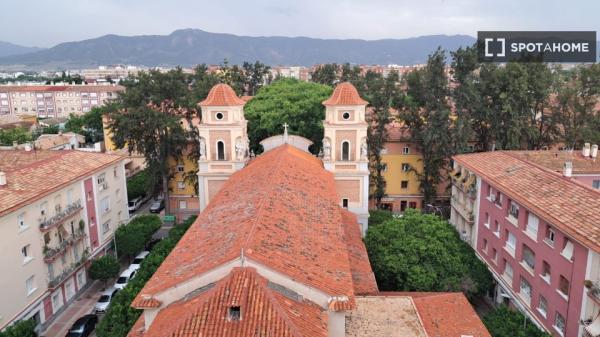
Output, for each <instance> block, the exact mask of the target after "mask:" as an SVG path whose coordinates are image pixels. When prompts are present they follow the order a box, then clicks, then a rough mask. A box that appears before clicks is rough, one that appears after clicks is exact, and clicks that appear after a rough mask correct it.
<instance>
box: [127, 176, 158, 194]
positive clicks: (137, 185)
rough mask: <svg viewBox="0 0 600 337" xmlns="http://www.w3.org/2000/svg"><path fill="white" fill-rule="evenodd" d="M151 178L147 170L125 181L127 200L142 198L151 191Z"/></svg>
mask: <svg viewBox="0 0 600 337" xmlns="http://www.w3.org/2000/svg"><path fill="white" fill-rule="evenodd" d="M151 181H152V180H151V178H150V177H149V174H148V171H147V170H142V171H140V172H139V173H138V174H136V175H134V176H133V177H130V178H128V179H127V200H132V199H135V198H137V197H141V196H144V195H146V194H148V193H150V192H151V191H152V187H153V186H152V183H151Z"/></svg>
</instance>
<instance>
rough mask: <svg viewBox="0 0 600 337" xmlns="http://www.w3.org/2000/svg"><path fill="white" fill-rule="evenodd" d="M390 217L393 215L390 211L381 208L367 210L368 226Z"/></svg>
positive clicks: (382, 221) (387, 219) (383, 221)
mask: <svg viewBox="0 0 600 337" xmlns="http://www.w3.org/2000/svg"><path fill="white" fill-rule="evenodd" d="M392 219H394V215H393V214H392V212H390V211H387V210H383V209H377V210H371V211H369V227H371V226H377V225H380V224H382V223H385V222H387V221H389V220H392Z"/></svg>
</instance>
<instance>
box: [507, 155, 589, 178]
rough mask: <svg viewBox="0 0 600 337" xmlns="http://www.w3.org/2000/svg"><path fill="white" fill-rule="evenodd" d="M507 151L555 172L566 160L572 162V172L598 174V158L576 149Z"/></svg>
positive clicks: (560, 170)
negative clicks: (585, 154)
mask: <svg viewBox="0 0 600 337" xmlns="http://www.w3.org/2000/svg"><path fill="white" fill-rule="evenodd" d="M507 152H508V153H510V154H512V155H514V156H516V157H518V158H520V159H522V160H526V161H529V162H532V163H535V164H538V165H540V166H543V167H545V168H547V169H549V170H552V171H555V172H562V171H563V165H564V164H565V162H566V161H570V162H572V163H573V174H600V158H596V159H595V160H593V159H592V158H590V157H587V158H586V157H584V156H583V154H582V153H581V150H577V151H573V152H570V151H558V150H548V151H507Z"/></svg>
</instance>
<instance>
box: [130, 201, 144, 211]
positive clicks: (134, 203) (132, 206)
mask: <svg viewBox="0 0 600 337" xmlns="http://www.w3.org/2000/svg"><path fill="white" fill-rule="evenodd" d="M142 203H144V198H142V197H137V198H134V199H131V200H129V213H133V212H135V211H137V210H138V208H140V206H141V205H142Z"/></svg>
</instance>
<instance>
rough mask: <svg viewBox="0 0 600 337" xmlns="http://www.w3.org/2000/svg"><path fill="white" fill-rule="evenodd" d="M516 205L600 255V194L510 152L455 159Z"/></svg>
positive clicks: (487, 153)
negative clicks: (599, 210)
mask: <svg viewBox="0 0 600 337" xmlns="http://www.w3.org/2000/svg"><path fill="white" fill-rule="evenodd" d="M454 160H455V161H457V162H458V163H459V164H460V165H462V166H464V167H465V168H467V169H469V170H471V171H473V172H475V174H477V175H478V176H481V177H482V179H483V180H485V181H487V182H488V183H489V184H491V185H492V186H493V187H495V188H497V189H499V190H500V191H501V192H502V193H504V194H506V195H507V196H508V197H509V198H511V199H513V200H515V201H516V202H517V203H518V204H520V205H522V206H523V207H525V208H527V209H529V210H531V211H532V212H534V213H535V214H536V215H537V216H539V217H541V218H542V219H544V220H545V221H547V222H548V223H550V224H551V225H552V226H555V227H557V228H559V229H560V230H561V231H562V232H563V233H565V234H566V235H568V236H570V237H571V238H572V239H574V240H576V241H578V242H580V243H581V244H582V245H584V246H586V247H589V248H590V249H592V250H594V251H596V252H600V212H598V209H600V193H599V192H598V191H596V190H593V189H592V188H589V187H586V186H583V185H581V184H579V183H577V182H575V181H574V180H573V179H569V178H565V177H563V176H562V175H561V174H558V173H556V172H552V171H551V170H548V169H545V168H543V167H541V166H538V165H536V164H533V163H531V162H527V161H524V160H521V159H519V158H518V156H515V155H513V154H511V153H510V152H503V151H495V152H482V153H473V154H464V155H458V156H454Z"/></svg>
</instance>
